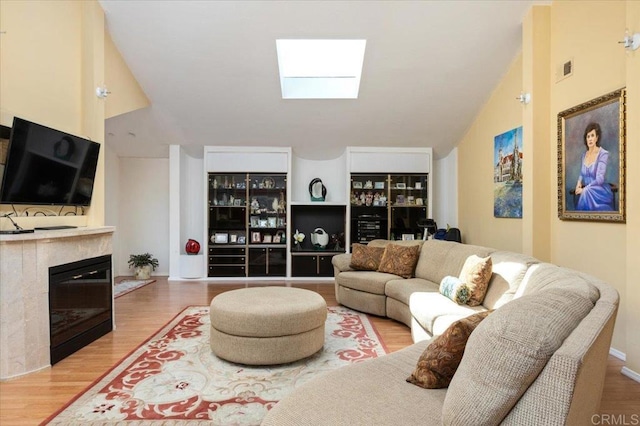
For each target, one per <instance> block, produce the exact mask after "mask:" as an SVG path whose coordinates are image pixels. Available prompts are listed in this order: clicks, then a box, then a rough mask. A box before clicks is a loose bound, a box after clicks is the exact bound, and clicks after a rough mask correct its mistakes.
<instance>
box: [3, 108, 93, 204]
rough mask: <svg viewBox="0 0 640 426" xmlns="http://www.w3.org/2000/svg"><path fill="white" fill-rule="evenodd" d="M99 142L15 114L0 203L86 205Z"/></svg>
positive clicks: (89, 196)
mask: <svg viewBox="0 0 640 426" xmlns="http://www.w3.org/2000/svg"><path fill="white" fill-rule="evenodd" d="M99 152H100V144H99V143H96V142H92V141H90V140H87V139H83V138H80V137H78V136H74V135H71V134H69V133H65V132H61V131H59V130H55V129H51V128H49V127H46V126H42V125H40V124H36V123H32V122H30V121H27V120H24V119H21V118H18V117H15V118H14V119H13V127H12V128H11V136H10V138H9V148H8V153H7V158H6V164H5V167H4V174H3V177H2V182H0V184H1V185H0V204H46V205H75V206H88V205H90V204H91V194H92V193H93V182H94V179H95V174H96V167H97V165H98V154H99Z"/></svg>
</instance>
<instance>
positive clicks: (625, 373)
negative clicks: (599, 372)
mask: <svg viewBox="0 0 640 426" xmlns="http://www.w3.org/2000/svg"><path fill="white" fill-rule="evenodd" d="M620 372H621V373H622V375H623V376H627V377H628V378H630V379H631V380H634V381H636V382H638V383H640V374H638V373H636V372H635V371H633V370H632V369H630V368H627V367H622V370H620Z"/></svg>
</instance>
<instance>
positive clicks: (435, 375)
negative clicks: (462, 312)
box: [407, 311, 490, 389]
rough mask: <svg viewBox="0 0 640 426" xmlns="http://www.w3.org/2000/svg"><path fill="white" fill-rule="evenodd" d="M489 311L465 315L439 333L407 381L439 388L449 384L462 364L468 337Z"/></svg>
mask: <svg viewBox="0 0 640 426" xmlns="http://www.w3.org/2000/svg"><path fill="white" fill-rule="evenodd" d="M489 312H490V311H484V312H480V313H477V314H474V315H471V316H468V317H466V318H462V319H461V320H458V321H456V322H454V323H453V324H451V325H450V326H449V328H447V329H446V330H445V332H444V333H442V334H441V335H440V336H438V337H436V338H435V339H433V341H432V342H431V343H430V344H429V346H427V348H426V349H425V350H424V352H423V353H422V355H420V358H419V359H418V365H417V366H416V369H415V370H414V371H413V373H412V374H411V375H410V376H409V377H408V378H407V382H409V383H413V384H414V385H417V386H420V387H422V388H425V389H440V388H446V387H447V386H449V383H450V382H451V379H452V378H453V375H454V374H455V372H456V369H457V368H458V365H460V361H461V360H462V354H463V353H464V348H465V346H466V345H467V340H468V339H469V336H471V333H472V332H473V330H475V328H476V327H477V326H478V324H480V321H482V320H483V319H485V318H486V317H487V315H489Z"/></svg>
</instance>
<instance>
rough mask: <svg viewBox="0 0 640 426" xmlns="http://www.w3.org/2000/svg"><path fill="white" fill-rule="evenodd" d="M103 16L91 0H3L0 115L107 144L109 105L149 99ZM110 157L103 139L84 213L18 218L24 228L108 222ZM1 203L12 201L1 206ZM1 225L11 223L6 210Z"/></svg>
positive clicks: (127, 106) (113, 108)
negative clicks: (103, 92)
mask: <svg viewBox="0 0 640 426" xmlns="http://www.w3.org/2000/svg"><path fill="white" fill-rule="evenodd" d="M104 20H105V18H104V11H103V10H102V8H101V7H100V5H99V4H98V2H97V1H93V0H87V1H82V2H79V1H75V0H68V1H64V0H60V1H46V0H45V1H37V0H34V1H9V2H7V1H2V2H0V28H2V30H3V31H5V33H4V34H2V37H0V123H2V124H4V125H7V126H11V124H12V121H13V117H14V116H18V117H21V118H25V119H27V120H30V121H34V122H36V123H40V124H43V125H46V126H49V127H52V128H55V129H59V130H62V131H65V132H68V133H72V134H76V135H79V136H83V137H87V138H89V139H91V140H93V141H96V142H99V143H101V144H103V143H104V128H105V127H104V126H105V118H106V115H107V111H108V113H109V114H111V115H110V116H113V115H118V114H122V113H124V112H129V111H132V110H134V109H136V108H143V107H146V106H148V105H149V100H148V99H147V97H146V96H145V94H144V92H142V90H141V89H140V86H139V85H138V83H137V81H136V80H135V78H134V77H133V75H132V74H131V72H130V71H129V69H128V67H127V66H126V63H125V62H124V61H123V60H122V57H121V56H120V53H119V52H118V50H117V49H116V48H115V46H114V45H113V42H112V41H111V38H110V37H109V35H108V34H107V33H106V31H105V25H104ZM105 82H106V84H107V87H109V88H110V90H112V92H113V93H112V94H111V95H110V96H109V97H108V98H107V99H100V98H98V97H97V96H96V93H95V90H96V88H97V87H98V86H104V85H105ZM110 82H112V83H113V84H112V85H109V83H110ZM105 158H106V150H105V149H104V147H103V149H101V153H100V158H99V161H98V169H97V172H96V180H95V185H94V192H93V198H92V202H91V208H89V209H88V211H87V214H86V215H84V216H61V217H53V216H48V217H43V216H36V217H19V218H16V219H15V220H16V221H17V222H18V223H19V224H20V225H22V226H23V227H25V228H33V227H34V226H46V225H60V224H67V225H75V226H101V225H104V224H105V179H106V177H105ZM38 209H40V210H42V208H41V207H38ZM4 210H10V207H9V206H0V211H4ZM18 210H22V209H20V208H19V209H18ZM57 212H58V210H57V209H56V211H55V213H57ZM0 228H2V229H12V225H11V224H10V223H9V221H8V220H7V219H4V218H2V219H0Z"/></svg>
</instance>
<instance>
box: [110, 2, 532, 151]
mask: <svg viewBox="0 0 640 426" xmlns="http://www.w3.org/2000/svg"><path fill="white" fill-rule="evenodd" d="M100 3H101V5H102V7H103V8H104V10H105V13H106V20H107V27H108V30H109V32H110V33H111V36H112V38H113V40H114V42H115V44H116V46H117V47H118V49H119V50H120V53H121V54H122V56H123V58H124V59H125V61H126V62H127V64H128V65H129V68H130V69H131V71H132V72H133V74H134V75H135V77H136V79H137V80H138V82H139V83H140V85H141V86H142V89H143V90H144V92H145V93H146V94H147V96H148V97H149V100H150V101H151V104H152V106H151V107H149V108H145V109H143V110H138V111H134V112H131V113H128V114H123V115H120V116H117V117H113V118H111V119H109V120H107V123H106V132H107V137H106V143H107V144H109V145H110V146H113V147H114V149H115V151H116V152H117V154H118V155H119V156H133V157H168V153H169V149H168V146H169V145H170V144H180V145H192V146H203V145H239V146H291V147H292V148H293V151H294V153H295V154H296V155H297V156H300V157H303V158H307V159H318V160H322V159H330V158H335V157H337V156H339V155H340V154H342V152H343V151H344V148H345V147H346V146H429V147H433V149H434V153H435V157H436V158H442V157H444V156H446V155H447V154H448V153H449V152H450V151H451V149H452V148H454V147H455V145H456V144H457V142H458V141H459V140H460V139H461V138H462V137H463V135H464V133H465V131H466V130H467V129H468V128H469V126H470V125H471V122H472V120H473V118H474V117H475V116H476V114H477V113H478V112H479V110H480V108H481V107H482V105H483V104H484V103H485V102H486V101H487V100H488V98H489V96H490V94H491V92H492V91H493V89H494V88H495V86H496V84H497V83H498V82H499V81H500V79H501V77H502V76H503V75H504V74H505V72H506V70H507V68H508V67H509V65H510V64H511V62H512V61H513V59H514V58H515V57H516V55H517V54H518V52H519V51H520V49H521V39H522V34H521V32H522V19H523V17H524V16H525V14H526V12H527V10H528V9H529V7H530V6H531V5H532V4H534V3H540V2H539V1H538V2H536V1H535V0H511V1H508V0H498V1H482V0H471V1H462V0H458V1H194V0H182V1H167V0H162V1H154V0H127V1H123V0H100ZM278 38H327V39H332V38H346V39H366V40H367V46H366V52H365V59H364V68H363V73H362V81H361V85H360V95H359V98H358V99H353V100H283V99H282V98H281V92H280V82H279V75H278V64H277V58H276V42H275V40H276V39H278ZM116 95H117V94H116V93H114V94H112V95H110V96H116ZM517 95H519V93H514V94H513V96H514V108H516V107H518V106H519V104H518V103H517V101H516V100H515V97H516V96H517ZM107 102H108V99H107ZM134 135H135V136H134Z"/></svg>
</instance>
